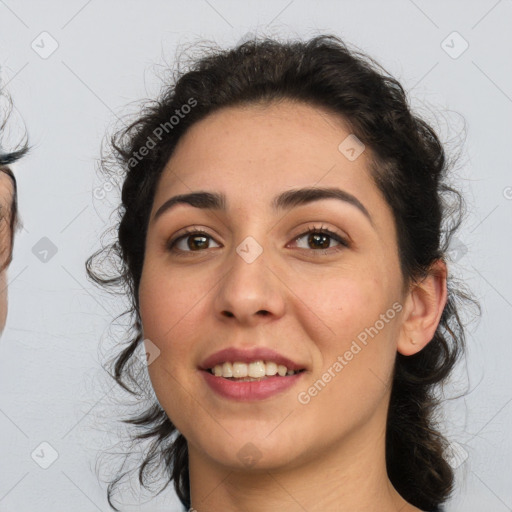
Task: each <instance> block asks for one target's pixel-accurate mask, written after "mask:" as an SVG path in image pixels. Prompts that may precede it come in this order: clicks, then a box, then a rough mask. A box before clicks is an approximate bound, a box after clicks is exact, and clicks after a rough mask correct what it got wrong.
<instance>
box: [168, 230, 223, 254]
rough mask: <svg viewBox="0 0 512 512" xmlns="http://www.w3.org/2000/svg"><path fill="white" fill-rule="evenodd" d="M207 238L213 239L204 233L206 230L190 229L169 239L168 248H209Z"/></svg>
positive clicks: (194, 249) (189, 250) (195, 249)
mask: <svg viewBox="0 0 512 512" xmlns="http://www.w3.org/2000/svg"><path fill="white" fill-rule="evenodd" d="M209 240H210V241H213V238H212V237H211V236H210V235H209V234H208V233H206V231H202V230H191V231H187V232H185V234H182V235H180V236H179V237H177V238H175V239H174V240H171V242H169V244H168V248H169V250H171V251H181V252H199V251H201V250H204V249H209V248H210V247H209V242H208V241H209ZM214 243H217V242H214Z"/></svg>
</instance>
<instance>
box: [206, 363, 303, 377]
mask: <svg viewBox="0 0 512 512" xmlns="http://www.w3.org/2000/svg"><path fill="white" fill-rule="evenodd" d="M206 371H207V372H209V373H211V374H212V375H215V377H223V378H224V379H227V380H231V381H236V382H254V381H261V380H265V379H268V378H270V377H289V376H291V375H295V374H297V373H301V372H303V371H304V369H300V370H288V368H287V367H286V366H284V365H282V364H277V363H275V362H273V361H262V360H260V361H253V362H251V363H248V364H246V363H242V362H238V361H235V362H233V363H231V362H229V361H226V362H224V363H222V364H217V365H215V366H214V367H213V368H209V369H208V370H206Z"/></svg>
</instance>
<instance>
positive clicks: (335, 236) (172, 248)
mask: <svg viewBox="0 0 512 512" xmlns="http://www.w3.org/2000/svg"><path fill="white" fill-rule="evenodd" d="M310 233H314V234H323V235H328V236H329V237H330V238H332V239H333V240H335V241H336V242H339V244H340V245H338V246H335V247H329V248H327V249H301V250H305V251H309V252H312V253H313V254H315V253H319V252H323V253H325V251H330V252H331V253H337V252H339V251H342V250H344V249H347V248H349V247H350V244H349V242H348V241H347V240H346V239H345V238H343V237H341V236H340V235H338V234H337V233H335V232H334V231H331V230H330V229H328V228H327V227H325V226H323V225H322V226H321V227H315V226H309V227H308V229H307V230H306V231H304V232H302V233H301V234H300V235H298V236H296V237H294V238H293V241H294V242H295V241H297V240H298V239H300V238H302V237H304V236H305V235H309V234H310ZM191 235H204V236H206V237H208V238H211V239H212V240H213V237H212V236H211V235H210V234H209V233H208V232H207V231H205V230H203V229H199V228H198V229H196V228H188V229H186V230H185V231H184V232H183V233H182V234H181V235H180V236H178V237H176V238H174V239H173V240H170V241H169V243H168V244H167V249H168V250H169V251H170V252H174V253H177V254H178V255H179V256H184V255H186V254H187V253H189V254H190V253H194V252H203V251H201V250H198V251H182V250H181V249H176V248H175V245H176V244H177V243H178V242H179V241H180V240H182V239H183V238H187V237H189V236H191ZM315 256H320V255H319V254H315Z"/></svg>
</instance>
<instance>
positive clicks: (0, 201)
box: [0, 171, 14, 332]
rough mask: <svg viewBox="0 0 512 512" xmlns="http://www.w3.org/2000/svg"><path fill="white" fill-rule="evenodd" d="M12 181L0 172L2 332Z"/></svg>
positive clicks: (9, 238) (8, 252)
mask: <svg viewBox="0 0 512 512" xmlns="http://www.w3.org/2000/svg"><path fill="white" fill-rule="evenodd" d="M13 194H14V187H13V182H12V179H11V178H10V177H9V176H8V175H7V174H6V173H5V172H2V171H0V332H2V331H3V328H4V326H5V319H6V316H7V263H8V261H9V258H10V248H11V238H12V233H11V214H12V211H11V210H12V199H13Z"/></svg>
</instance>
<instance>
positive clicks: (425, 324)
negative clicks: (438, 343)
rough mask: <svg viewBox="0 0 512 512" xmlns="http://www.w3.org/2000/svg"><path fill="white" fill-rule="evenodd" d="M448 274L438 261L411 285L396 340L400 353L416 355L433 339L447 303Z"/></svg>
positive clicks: (444, 264) (442, 262) (443, 265)
mask: <svg viewBox="0 0 512 512" xmlns="http://www.w3.org/2000/svg"><path fill="white" fill-rule="evenodd" d="M447 273H448V272H447V268H446V263H445V262H444V261H442V260H437V261H436V262H435V263H434V264H433V265H432V266H431V267H430V270H429V273H428V275H427V276H426V277H425V278H424V279H423V280H421V281H420V282H418V283H414V284H413V285H412V286H411V289H410V290H409V293H408V295H407V298H406V300H405V307H404V314H403V317H402V326H401V328H400V336H399V338H398V345H397V350H398V352H399V353H400V354H402V355H404V356H411V355H413V354H416V353H417V352H419V351H420V350H422V349H423V348H424V347H425V346H426V345H427V344H428V343H429V342H430V341H431V340H432V338H433V337H434V334H435V332H436V329H437V326H438V325H439V321H440V319H441V315H442V314H443V310H444V307H445V304H446V300H447V295H448V293H447V288H446V279H447Z"/></svg>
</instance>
